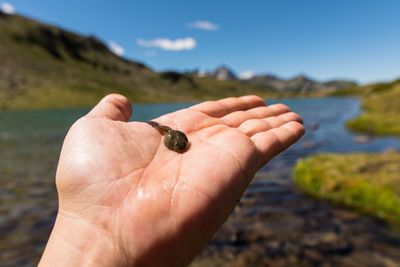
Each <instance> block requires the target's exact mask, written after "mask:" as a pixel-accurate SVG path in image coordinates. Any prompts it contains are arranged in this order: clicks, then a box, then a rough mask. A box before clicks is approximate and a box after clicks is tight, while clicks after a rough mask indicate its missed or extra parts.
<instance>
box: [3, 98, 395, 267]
mask: <svg viewBox="0 0 400 267" xmlns="http://www.w3.org/2000/svg"><path fill="white" fill-rule="evenodd" d="M276 102H282V103H285V104H286V105H288V106H289V107H290V108H291V109H292V110H293V111H295V112H297V113H299V114H300V115H301V116H302V118H303V119H304V125H305V127H306V131H307V132H306V134H305V136H304V137H303V138H302V139H301V140H300V141H299V142H297V143H296V144H295V145H293V146H292V147H290V148H289V149H288V150H287V151H285V152H284V153H282V154H280V155H279V156H277V157H276V158H274V159H273V160H271V161H270V162H269V163H268V164H267V165H266V166H264V167H263V168H262V169H261V170H260V172H259V174H258V176H259V177H261V178H260V179H255V182H254V185H252V187H250V189H249V191H248V192H247V193H246V194H247V196H249V195H251V194H252V193H254V192H260V190H261V191H262V190H264V191H265V190H267V191H268V190H273V191H274V192H275V191H276V190H278V191H279V190H283V193H285V190H286V189H282V188H285V187H284V186H283V187H282V186H278V189H276V188H277V187H276V186H275V185H274V186H275V187H274V186H272V187H271V186H265V183H267V182H265V183H263V182H260V181H263V179H264V180H265V181H266V180H268V179H269V181H275V182H276V183H278V184H279V183H281V184H287V186H288V188H290V190H294V189H292V187H293V185H292V184H291V182H290V178H291V172H292V167H293V166H294V164H295V163H296V161H297V160H298V159H299V158H301V157H305V156H307V155H310V154H315V153H321V152H335V153H345V152H358V151H367V152H381V151H384V150H387V149H396V150H399V149H400V140H399V139H397V138H393V137H385V138H364V137H362V138H360V137H359V134H356V133H352V132H350V131H348V130H347V129H346V128H345V127H344V123H345V121H346V120H348V119H350V118H352V117H355V116H357V115H358V114H360V112H361V110H360V103H359V101H358V99H356V98H310V99H284V100H273V101H267V103H269V104H270V103H276ZM190 105H191V103H188V104H146V105H134V107H133V116H132V118H131V119H132V120H137V121H147V120H150V119H152V118H154V117H157V116H160V115H162V114H165V113H168V112H172V111H175V110H178V109H181V108H185V107H188V106H190ZM88 111H89V109H87V108H75V109H62V110H45V111H29V112H28V111H7V112H0V203H1V205H0V262H2V263H4V264H5V266H8V265H9V266H16V265H18V266H32V265H34V264H35V263H37V261H38V259H39V258H40V255H41V253H42V251H43V249H44V246H45V244H46V241H47V238H48V236H49V233H50V231H51V227H52V224H53V222H54V219H55V215H56V212H57V193H56V188H55V183H54V176H55V170H56V166H57V161H58V155H59V152H60V148H61V145H62V142H63V138H64V137H65V134H66V132H67V131H68V128H69V127H70V126H71V125H72V124H73V122H74V121H76V120H77V119H78V118H79V117H81V116H83V115H84V114H86V113H87V112H88ZM360 140H361V141H360ZM260 184H261V186H260ZM260 188H261V189H260ZM271 188H273V189H271ZM279 188H281V189H279ZM296 194H297V193H296ZM281 195H285V196H290V193H287V192H286V193H285V194H281ZM247 199H248V198H247ZM244 200H246V198H244ZM264 204H265V203H264ZM254 207H255V206H254ZM268 207H269V206H268ZM275 207H279V205H275ZM263 208H265V205H264V206H263ZM247 212H249V213H252V212H253V213H257V212H258V209H253V210H252V209H251V205H250V206H249V208H248V210H247ZM260 212H261V213H262V211H260ZM233 217H234V216H233ZM257 220H258V219H254V220H253V222H248V223H250V224H251V223H256V222H257ZM228 221H234V219H231V218H230V219H229V220H228ZM246 227H247V226H246ZM239 228H240V227H239ZM235 229H236V230H237V229H238V227H236V228H235ZM236 230H235V231H236ZM222 236H224V235H222ZM228 238H231V234H230V235H229V237H228ZM211 243H212V242H211ZM211 243H210V244H211ZM218 244H219V243H218ZM210 246H211V247H212V245H210ZM210 246H208V247H210ZM205 251H207V248H206V249H205ZM219 251H222V250H221V249H220V250H219ZM203 254H204V253H203ZM204 257H206V256H204ZM201 260H202V258H201V259H196V261H195V263H196V262H201Z"/></svg>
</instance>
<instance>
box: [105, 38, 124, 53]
mask: <svg viewBox="0 0 400 267" xmlns="http://www.w3.org/2000/svg"><path fill="white" fill-rule="evenodd" d="M108 46H109V47H110V49H111V52H113V53H114V54H116V55H117V56H122V55H123V54H124V53H125V49H124V48H123V47H122V46H120V45H119V44H117V43H116V42H114V41H110V42H108Z"/></svg>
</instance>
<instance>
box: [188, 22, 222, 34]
mask: <svg viewBox="0 0 400 267" xmlns="http://www.w3.org/2000/svg"><path fill="white" fill-rule="evenodd" d="M188 27H189V28H196V29H201V30H206V31H217V30H219V25H218V24H215V23H212V22H209V21H206V20H196V21H195V22H192V23H189V24H188Z"/></svg>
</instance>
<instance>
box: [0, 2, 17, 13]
mask: <svg viewBox="0 0 400 267" xmlns="http://www.w3.org/2000/svg"><path fill="white" fill-rule="evenodd" d="M0 10H1V11H2V12H3V13H6V14H14V13H15V8H14V7H13V6H12V5H11V4H9V3H1V4H0Z"/></svg>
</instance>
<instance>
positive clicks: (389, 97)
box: [335, 80, 400, 136]
mask: <svg viewBox="0 0 400 267" xmlns="http://www.w3.org/2000/svg"><path fill="white" fill-rule="evenodd" d="M335 95H342V96H343V95H358V96H360V98H361V101H362V108H363V110H364V112H363V113H362V114H361V115H360V116H358V117H356V118H354V119H351V120H349V121H348V122H347V123H346V125H347V127H349V128H350V129H352V130H354V131H356V132H361V133H366V134H370V135H396V136H400V80H395V81H393V82H390V83H379V84H370V85H365V86H360V87H355V88H353V89H350V90H345V91H341V92H336V93H335Z"/></svg>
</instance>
